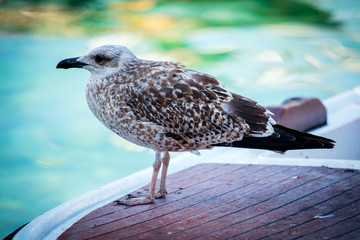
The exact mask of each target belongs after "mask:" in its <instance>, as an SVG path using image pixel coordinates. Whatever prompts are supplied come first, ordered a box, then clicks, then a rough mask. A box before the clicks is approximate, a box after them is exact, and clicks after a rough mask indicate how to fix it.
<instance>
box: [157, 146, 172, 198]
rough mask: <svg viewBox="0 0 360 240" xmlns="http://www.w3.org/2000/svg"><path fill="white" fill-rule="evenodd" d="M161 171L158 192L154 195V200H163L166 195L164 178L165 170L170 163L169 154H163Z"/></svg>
mask: <svg viewBox="0 0 360 240" xmlns="http://www.w3.org/2000/svg"><path fill="white" fill-rule="evenodd" d="M161 161H162V165H163V166H162V171H161V179H160V190H159V192H158V193H157V194H156V195H155V198H164V197H165V196H166V194H167V192H166V176H167V169H168V167H169V162H170V154H169V152H165V153H164V155H163V157H162V159H161Z"/></svg>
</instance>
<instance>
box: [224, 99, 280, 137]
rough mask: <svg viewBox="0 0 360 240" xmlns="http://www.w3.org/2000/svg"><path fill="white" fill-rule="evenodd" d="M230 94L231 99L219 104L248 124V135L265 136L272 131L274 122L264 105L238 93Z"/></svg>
mask: <svg viewBox="0 0 360 240" xmlns="http://www.w3.org/2000/svg"><path fill="white" fill-rule="evenodd" d="M232 96H233V99H232V100H231V101H229V102H224V103H222V105H221V106H222V107H223V108H224V111H225V112H227V113H229V114H231V115H233V116H235V117H237V118H241V119H243V120H244V121H245V122H246V123H247V124H248V125H249V127H250V131H249V133H248V134H249V135H250V136H255V137H265V136H269V135H271V134H272V133H273V132H274V129H273V127H272V124H275V121H274V120H273V119H272V118H271V116H270V114H271V113H270V112H269V111H268V110H267V109H266V108H265V107H263V106H261V105H260V104H258V103H257V102H255V101H253V100H251V99H248V98H246V97H243V96H240V95H238V94H235V93H232Z"/></svg>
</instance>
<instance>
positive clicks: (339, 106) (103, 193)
mask: <svg viewBox="0 0 360 240" xmlns="http://www.w3.org/2000/svg"><path fill="white" fill-rule="evenodd" d="M324 104H325V106H326V109H327V112H328V124H327V125H326V126H324V127H322V128H319V129H316V130H315V131H313V132H312V133H314V134H318V135H321V136H325V137H329V138H332V139H334V140H335V141H336V142H337V143H336V147H335V148H334V149H331V150H328V149H326V150H297V151H291V152H289V153H286V154H284V155H281V154H277V153H273V152H270V151H262V150H250V149H235V148H216V149H213V150H206V151H201V156H195V155H193V154H190V153H185V154H183V155H181V156H178V157H176V158H174V159H172V160H171V163H170V166H169V173H168V174H171V173H175V172H178V171H181V170H183V169H186V168H188V167H191V166H194V165H197V164H201V163H237V164H262V165H283V166H326V167H331V168H345V169H360V147H359V140H357V139H356V138H355V137H357V136H356V133H360V86H357V87H355V88H354V89H352V90H350V91H346V92H343V93H340V94H338V95H336V96H333V97H331V98H329V99H326V100H325V101H324ZM344 116H346V117H344ZM339 133H341V134H339ZM349 139H351V140H350V141H349ZM239 156H241V157H239ZM151 174H152V168H147V169H145V170H142V171H139V172H137V173H135V174H132V175H129V176H127V177H124V178H121V179H119V180H117V181H114V182H112V183H109V184H107V185H104V186H101V187H99V188H97V189H94V190H92V191H90V192H88V193H86V194H83V195H81V196H79V197H77V198H75V199H72V200H70V201H67V202H65V203H63V204H61V205H59V206H58V207H56V208H53V209H51V210H49V211H47V212H45V213H44V214H42V215H40V216H38V217H37V218H35V219H34V220H32V221H31V222H30V223H28V224H27V225H26V226H25V227H23V228H22V229H21V230H20V231H19V232H18V233H17V234H16V235H15V236H14V238H13V239H15V240H23V239H28V240H38V239H45V240H52V239H57V238H58V237H59V236H60V235H61V234H62V233H63V232H64V231H66V229H68V228H69V227H70V226H72V225H73V224H74V223H75V222H76V221H78V220H79V219H81V218H82V217H84V216H85V215H87V214H88V213H90V212H91V211H93V210H95V209H97V208H99V207H102V206H104V205H105V204H108V203H110V202H112V201H114V200H116V199H118V198H120V197H122V196H124V195H125V194H126V193H129V192H132V191H134V190H136V189H138V188H140V187H142V186H144V185H146V184H148V183H149V181H150V178H151Z"/></svg>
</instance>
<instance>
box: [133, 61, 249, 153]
mask: <svg viewBox="0 0 360 240" xmlns="http://www.w3.org/2000/svg"><path fill="white" fill-rule="evenodd" d="M151 69H152V70H151V72H149V73H148V74H146V75H144V77H143V79H142V80H141V81H142V84H141V86H140V84H138V85H133V86H132V89H131V92H132V93H131V96H132V99H129V100H128V104H129V106H130V107H131V108H132V110H133V112H134V114H135V115H136V117H137V118H138V119H139V120H141V121H146V122H153V123H155V124H157V125H159V126H162V127H163V128H164V131H166V133H167V136H169V137H172V138H175V139H179V140H181V139H184V140H185V141H193V142H195V145H196V146H197V147H199V146H203V145H209V144H214V143H220V142H226V141H234V140H241V139H242V137H243V136H244V134H246V133H247V132H248V131H249V127H248V125H247V124H246V123H245V121H244V120H243V119H242V118H240V117H237V116H235V115H234V114H230V113H228V112H225V111H223V107H222V104H223V103H225V102H229V101H232V100H233V97H232V94H231V93H230V92H228V91H226V90H225V89H223V88H221V87H220V86H219V81H218V80H217V79H215V78H214V77H212V76H210V75H207V74H201V73H199V72H196V71H193V70H188V69H185V68H182V67H179V66H176V65H164V64H162V65H160V66H158V67H155V66H152V67H151Z"/></svg>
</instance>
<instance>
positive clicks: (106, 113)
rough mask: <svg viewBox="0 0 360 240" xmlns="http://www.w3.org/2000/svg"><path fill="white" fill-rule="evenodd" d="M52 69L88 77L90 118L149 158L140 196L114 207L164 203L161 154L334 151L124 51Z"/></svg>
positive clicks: (105, 49)
mask: <svg viewBox="0 0 360 240" xmlns="http://www.w3.org/2000/svg"><path fill="white" fill-rule="evenodd" d="M56 68H64V69H68V68H84V69H86V70H88V71H90V73H91V76H90V78H89V80H88V82H87V85H86V99H87V103H88V105H89V108H90V110H91V111H92V112H93V114H94V115H95V116H96V118H97V119H98V120H99V121H100V122H101V123H103V124H104V125H105V126H106V127H107V128H109V129H110V130H112V131H113V132H115V133H116V134H117V135H119V136H121V137H122V138H124V139H126V140H127V141H130V142H132V143H135V144H137V145H140V146H143V147H145V148H149V149H152V150H154V151H155V162H154V164H153V173H152V178H151V182H150V187H149V192H148V194H147V196H146V197H135V198H134V197H128V198H127V199H125V200H118V201H117V203H119V204H124V205H129V206H133V205H140V204H148V203H154V202H155V199H156V198H164V197H165V196H166V194H167V191H166V186H165V185H166V175H167V169H168V166H169V161H170V155H169V152H186V151H189V152H192V153H195V154H198V153H199V152H198V150H203V149H211V148H213V147H217V146H220V147H237V148H254V149H267V150H272V151H277V152H282V153H283V152H285V151H287V150H293V149H313V148H333V147H334V141H333V140H331V139H327V138H324V137H320V136H315V135H312V134H309V133H304V132H299V131H296V130H293V129H289V128H286V127H284V126H281V125H278V124H276V122H275V121H274V120H273V118H272V113H271V112H270V111H268V110H267V109H266V108H265V107H263V106H261V105H260V104H258V103H257V102H256V101H254V100H251V99H249V98H246V97H243V96H241V95H238V94H236V93H233V92H230V91H228V90H226V89H225V88H224V87H222V85H221V83H220V81H219V80H218V79H217V78H215V77H213V76H211V75H208V74H205V73H201V72H198V71H195V70H192V69H188V68H185V67H184V66H183V65H181V64H179V63H176V62H170V61H149V60H142V59H139V58H137V57H136V56H135V55H134V54H133V53H132V52H131V51H130V50H129V49H128V48H126V47H124V46H118V45H104V46H100V47H97V48H95V49H93V50H91V51H90V52H89V53H88V54H86V55H84V56H81V57H75V58H68V59H64V60H62V61H60V62H59V63H58V65H57V67H56ZM161 165H162V170H161V178H160V188H159V191H157V192H156V191H155V186H156V181H157V178H158V174H159V171H160V168H161Z"/></svg>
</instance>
